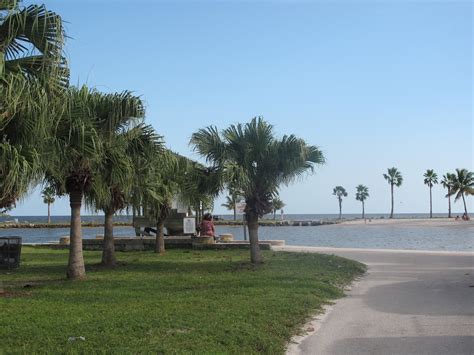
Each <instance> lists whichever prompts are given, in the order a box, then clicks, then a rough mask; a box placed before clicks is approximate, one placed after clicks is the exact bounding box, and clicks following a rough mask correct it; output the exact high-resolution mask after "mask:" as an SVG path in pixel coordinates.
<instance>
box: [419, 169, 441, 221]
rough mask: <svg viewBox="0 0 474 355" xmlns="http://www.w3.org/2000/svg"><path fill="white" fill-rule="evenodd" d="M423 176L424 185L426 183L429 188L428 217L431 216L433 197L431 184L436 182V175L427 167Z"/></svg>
mask: <svg viewBox="0 0 474 355" xmlns="http://www.w3.org/2000/svg"><path fill="white" fill-rule="evenodd" d="M423 177H424V178H425V180H424V183H425V185H428V186H429V188H430V218H433V197H432V194H431V190H432V188H433V185H434V184H437V183H438V175H437V174H436V173H435V172H434V170H431V169H428V170H426V173H425V174H424V175H423Z"/></svg>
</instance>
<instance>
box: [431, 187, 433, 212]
mask: <svg viewBox="0 0 474 355" xmlns="http://www.w3.org/2000/svg"><path fill="white" fill-rule="evenodd" d="M430 218H433V197H432V195H431V186H430Z"/></svg>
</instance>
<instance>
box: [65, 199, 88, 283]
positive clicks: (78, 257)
mask: <svg viewBox="0 0 474 355" xmlns="http://www.w3.org/2000/svg"><path fill="white" fill-rule="evenodd" d="M69 203H70V206H71V232H70V245H69V263H68V266H67V273H66V276H67V278H68V279H71V280H77V279H84V278H85V277H86V269H85V266H84V256H83V255H82V229H81V204H82V191H72V192H70V193H69Z"/></svg>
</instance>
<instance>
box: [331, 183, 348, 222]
mask: <svg viewBox="0 0 474 355" xmlns="http://www.w3.org/2000/svg"><path fill="white" fill-rule="evenodd" d="M332 194H333V195H334V196H336V197H337V200H338V201H339V219H341V216H342V198H343V197H346V196H347V192H346V189H344V188H343V187H342V186H336V187H335V188H334V189H333V190H332Z"/></svg>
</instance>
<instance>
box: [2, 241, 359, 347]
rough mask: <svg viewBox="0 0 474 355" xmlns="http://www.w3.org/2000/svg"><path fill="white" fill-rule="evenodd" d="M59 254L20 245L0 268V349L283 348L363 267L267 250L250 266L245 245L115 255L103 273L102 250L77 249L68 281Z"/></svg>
mask: <svg viewBox="0 0 474 355" xmlns="http://www.w3.org/2000/svg"><path fill="white" fill-rule="evenodd" d="M67 253H68V252H67V251H65V250H50V249H34V248H31V247H24V248H23V251H22V265H21V267H20V268H19V269H18V270H14V271H6V270H0V280H1V281H2V283H3V289H4V292H3V294H0V339H1V340H0V354H1V353H12V352H13V353H38V352H39V353H59V352H61V353H65V352H66V353H67V352H73V353H75V352H80V353H91V352H107V353H112V352H113V353H150V352H152V353H245V354H249V353H271V354H277V353H283V352H284V349H285V344H286V343H287V341H288V340H289V339H290V338H291V336H292V335H294V334H296V333H298V330H299V329H300V327H301V326H302V324H304V322H305V321H306V320H307V319H308V317H309V316H310V315H311V314H313V313H314V312H316V311H317V310H319V309H320V308H321V306H322V305H324V304H326V303H328V302H330V301H331V300H333V299H335V298H338V297H341V296H342V295H343V292H342V290H341V287H343V285H346V284H347V283H348V282H350V281H351V280H352V279H353V278H354V277H356V276H358V275H360V274H361V273H363V272H364V266H363V265H362V264H359V263H357V262H354V261H349V260H347V259H342V258H339V257H336V256H329V255H321V254H303V253H284V252H271V251H269V252H264V257H265V264H263V265H262V266H259V267H257V268H254V267H252V265H251V264H250V263H249V262H248V259H249V252H248V251H245V250H232V251H231V250H229V251H214V250H209V251H191V250H170V251H168V252H167V254H166V255H164V256H158V255H156V254H154V253H151V252H127V253H118V259H119V260H120V261H122V262H123V265H121V266H119V267H117V268H116V269H113V270H106V269H101V268H99V267H97V266H95V265H96V264H97V263H98V262H99V261H100V256H101V253H100V252H85V259H86V263H87V280H85V281H80V282H71V281H65V280H64V275H65V266H66V263H67ZM25 286H26V287H25ZM0 287H1V285H0ZM79 336H83V337H85V340H76V341H68V338H69V337H79Z"/></svg>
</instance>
